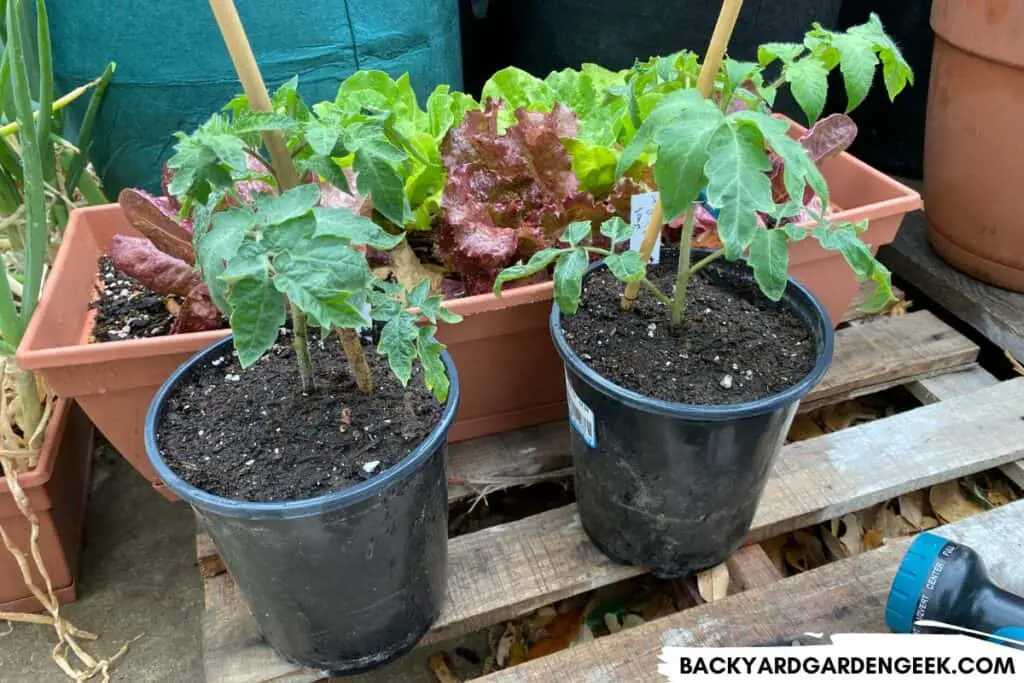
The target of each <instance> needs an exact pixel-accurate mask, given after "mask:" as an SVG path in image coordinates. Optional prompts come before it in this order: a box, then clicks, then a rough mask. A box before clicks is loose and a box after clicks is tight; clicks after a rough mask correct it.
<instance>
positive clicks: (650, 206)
mask: <svg viewBox="0 0 1024 683" xmlns="http://www.w3.org/2000/svg"><path fill="white" fill-rule="evenodd" d="M657 201H658V193H657V192H645V193H644V194H635V195H633V196H632V197H630V198H629V224H630V225H631V226H632V228H633V234H632V235H630V237H629V248H630V249H632V250H633V251H640V245H641V244H642V243H643V241H644V231H646V230H647V224H648V223H650V222H651V214H652V213H654V205H655V204H656V203H657ZM660 262H661V233H659V234H658V239H657V241H656V242H655V243H654V249H651V259H650V261H648V263H660Z"/></svg>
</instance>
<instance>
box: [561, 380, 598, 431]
mask: <svg viewBox="0 0 1024 683" xmlns="http://www.w3.org/2000/svg"><path fill="white" fill-rule="evenodd" d="M565 395H566V397H568V399H569V424H571V425H572V426H573V429H575V430H576V431H577V432H579V435H580V436H582V437H583V440H584V441H586V442H587V445H588V446H590V447H591V448H597V431H596V430H595V429H594V411H593V410H591V409H590V406H588V405H587V404H586V403H584V402H583V399H581V398H580V397H579V396H578V395H577V394H576V392H575V391H573V388H572V382H570V381H569V373H568V372H567V373H566V375H565Z"/></svg>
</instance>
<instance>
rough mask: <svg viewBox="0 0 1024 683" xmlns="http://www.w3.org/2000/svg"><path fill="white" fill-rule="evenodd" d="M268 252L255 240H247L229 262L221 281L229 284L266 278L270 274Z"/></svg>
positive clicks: (221, 275)
mask: <svg viewBox="0 0 1024 683" xmlns="http://www.w3.org/2000/svg"><path fill="white" fill-rule="evenodd" d="M269 266H270V261H269V260H268V259H267V250H266V249H264V248H263V245H262V244H260V243H259V242H257V241H255V240H246V241H245V242H242V245H241V246H240V247H239V248H238V251H237V252H235V254H234V256H232V257H231V258H230V260H229V261H228V265H227V267H226V268H225V269H224V272H223V273H221V274H220V279H221V280H223V281H224V282H227V283H228V284H231V283H233V282H238V281H239V280H244V279H247V278H265V277H267V275H268V273H269V272H270V268H269Z"/></svg>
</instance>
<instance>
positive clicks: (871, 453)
mask: <svg viewBox="0 0 1024 683" xmlns="http://www.w3.org/2000/svg"><path fill="white" fill-rule="evenodd" d="M859 322H860V323H861V324H858V325H853V326H848V327H846V328H844V329H841V330H840V331H839V332H838V333H837V341H836V353H835V358H834V361H833V365H832V367H831V369H830V371H829V373H828V375H827V376H826V378H825V379H824V380H823V381H822V382H821V384H820V385H819V386H818V387H817V388H816V389H815V390H814V391H813V392H811V394H809V395H808V397H807V398H806V400H805V401H804V403H803V404H802V406H803V408H804V409H810V408H814V407H817V406H822V405H827V404H830V403H835V402H838V401H842V400H845V399H847V398H850V397H854V396H861V395H865V394H870V393H874V392H877V391H880V390H882V389H885V388H889V387H893V386H898V385H904V386H906V387H907V388H908V389H909V390H910V391H911V392H912V393H913V394H914V395H915V396H917V397H918V398H919V399H920V400H921V401H922V402H923V403H925V404H926V405H923V406H922V407H919V408H915V409H913V410H909V411H907V412H903V413H899V414H896V415H893V416H891V417H887V418H884V419H880V420H876V421H874V422H870V423H867V424H863V425H859V426H856V427H852V428H849V429H845V430H842V431H839V432H835V433H830V434H826V435H824V436H820V437H816V438H812V439H809V440H806V441H801V442H798V443H792V444H789V445H787V446H785V447H784V449H783V452H782V453H781V455H780V456H779V458H778V461H777V463H776V464H775V466H774V468H773V472H772V475H771V478H770V480H769V482H768V484H767V486H766V489H765V492H764V495H763V497H762V500H761V502H760V507H759V508H758V511H757V514H756V516H755V519H754V523H753V527H752V529H751V531H750V536H749V541H751V542H756V541H760V540H763V539H767V538H770V537H772V536H775V535H778V534H780V533H784V532H788V531H793V530H795V529H798V528H801V527H804V526H807V525H809V524H814V523H817V522H822V521H826V520H830V519H835V518H838V517H840V516H842V515H844V514H846V513H849V512H854V511H857V510H861V509H864V508H867V507H869V506H871V505H873V504H876V503H881V502H883V501H886V500H889V499H891V498H893V497H895V496H898V495H901V494H903V493H908V492H911V491H915V490H918V489H921V488H925V487H928V486H931V485H934V484H936V483H940V482H943V481H948V480H951V479H955V478H958V477H961V476H964V475H967V474H971V473H975V472H979V471H983V470H987V469H990V468H994V467H998V466H1001V465H1006V464H1008V463H1013V462H1015V461H1017V460H1018V459H1021V458H1024V419H1022V409H1021V407H1020V406H1022V405H1024V378H1021V379H1020V380H1012V381H1008V382H996V381H995V379H994V378H992V377H991V376H990V375H988V373H986V372H985V371H983V370H981V369H979V368H978V367H977V366H976V365H974V360H975V358H976V356H977V353H978V347H977V346H975V345H974V344H973V343H972V342H970V341H969V340H968V339H966V338H965V337H963V336H962V335H960V334H959V333H958V332H956V331H955V330H953V329H952V328H950V327H949V326H948V325H946V324H945V323H943V322H941V321H940V320H939V319H938V318H936V317H935V316H934V315H932V314H931V313H929V312H928V311H915V312H912V313H909V314H907V315H904V316H901V317H882V318H875V319H871V320H861V321H859ZM448 467H449V469H448V471H449V479H450V480H451V481H450V487H449V488H450V500H458V499H459V498H463V497H467V496H473V495H476V494H478V493H482V492H487V491H493V490H496V489H499V488H502V487H504V486H510V485H517V484H522V483H529V482H531V481H537V480H542V479H544V478H551V477H558V476H567V475H568V474H570V473H571V458H570V457H569V447H568V432H567V427H566V425H565V424H564V423H556V424H554V425H542V426H539V427H533V428H529V429H525V430H520V431H517V432H512V433H509V434H503V435H498V436H494V437H486V438H483V439H478V440H475V441H472V442H467V443H462V444H458V445H456V446H453V447H451V449H450V452H449V460H448ZM1014 509H1015V510H1016V511H1017V514H1019V513H1020V505H1016V506H1014ZM1019 527H1020V525H1019V524H1018V530H1017V531H1015V533H1016V534H1017V536H1015V538H1017V537H1020V536H1021V534H1022V532H1021V531H1020V530H1019ZM971 528H973V527H971ZM972 538H973V537H972ZM1021 540H1024V539H1021ZM198 553H199V558H200V566H201V567H203V568H204V571H205V573H206V574H207V576H206V577H205V581H204V588H205V594H206V609H205V612H204V615H203V639H204V667H205V671H206V676H207V680H208V681H210V683H229V682H230V683H250V682H253V681H260V682H263V681H271V680H273V681H289V682H290V683H298V682H299V681H303V682H307V681H316V680H319V679H320V677H321V674H320V673H319V672H314V671H309V670H305V669H302V668H300V667H296V666H294V665H292V664H289V663H288V662H285V661H284V660H283V659H281V658H280V657H279V656H277V655H276V653H274V651H273V650H272V649H270V648H269V647H268V646H267V645H266V643H265V642H264V641H263V640H262V638H261V637H260V635H259V632H258V630H257V627H256V623H255V621H254V620H253V619H252V617H251V615H250V614H249V612H248V610H247V609H246V607H245V603H244V601H243V599H242V597H241V594H240V592H239V591H238V588H237V585H236V584H235V583H234V581H233V580H232V579H231V577H230V576H229V575H228V574H227V573H225V572H223V566H222V565H220V564H219V562H218V561H217V560H216V559H215V551H214V549H213V547H212V544H210V542H209V539H208V538H206V537H205V536H203V535H200V536H199V540H198ZM876 553H880V554H878V555H877V558H878V559H872V560H862V559H860V558H853V559H851V560H848V561H846V562H844V563H840V564H842V565H844V566H846V564H847V563H849V562H854V561H857V562H859V563H865V562H869V563H874V564H871V566H872V567H875V569H873V570H872V571H873V572H875V573H874V574H872V576H875V580H874V582H873V583H871V584H870V585H868V584H865V585H864V586H862V587H860V588H858V587H857V586H853V587H852V588H851V587H849V586H847V590H848V591H854V592H855V589H856V590H859V591H861V592H857V593H856V594H854V592H850V599H851V600H859V601H860V602H858V603H857V604H858V605H860V604H863V605H864V606H865V609H866V607H867V606H870V605H873V608H874V609H875V610H876V612H879V613H878V614H875V615H874V616H873V617H872V618H874V619H875V621H876V622H877V624H878V625H880V624H881V616H880V611H879V610H880V608H879V604H880V603H879V602H878V592H879V591H881V590H883V588H882V584H883V583H885V582H886V581H888V580H891V571H890V570H891V569H892V565H893V563H894V562H895V561H896V559H897V557H898V555H899V547H894V548H883V549H881V550H880V551H873V552H872V553H871V555H872V557H875V554H876ZM448 557H449V569H448V572H449V580H448V603H447V605H446V607H445V609H444V611H443V613H442V615H441V617H440V618H439V620H438V621H437V623H436V624H435V625H434V628H433V630H432V631H431V632H430V633H429V634H428V635H427V636H426V637H425V638H424V639H423V641H422V642H421V644H420V646H419V647H420V648H428V647H430V646H431V645H436V644H437V643H439V642H441V641H446V640H449V639H452V638H455V637H460V636H464V635H466V634H469V633H472V632H475V631H477V630H479V629H481V628H485V627H488V626H491V625H493V624H496V623H499V622H501V621H504V620H508V619H511V618H514V617H517V616H520V615H523V614H526V613H528V612H530V611H532V610H534V609H537V608H539V607H542V606H544V605H549V604H552V603H554V602H556V601H558V600H561V599H564V598H567V597H571V596H574V595H579V594H581V593H585V592H587V591H590V590H593V589H596V588H600V587H602V586H606V585H609V584H613V583H616V582H619V581H622V580H625V579H629V578H631V577H634V576H638V575H640V574H642V573H643V570H642V569H639V568H637V567H630V566H623V565H619V564H616V563H614V562H612V561H611V560H609V559H608V558H606V557H605V556H604V555H603V554H602V553H601V552H600V551H598V550H597V549H596V548H595V547H594V546H593V545H592V544H591V543H590V541H589V540H588V539H587V537H586V535H585V534H584V532H583V529H582V528H581V526H580V523H579V519H578V517H577V515H576V510H575V505H569V506H565V507H562V508H557V509H553V510H549V511H547V512H543V513H541V514H537V515H533V516H530V517H525V518H523V519H520V520H517V521H514V522H510V523H506V524H502V525H499V526H494V527H490V528H487V529H484V530H482V531H478V532H474V533H469V534H466V535H462V536H458V537H455V538H453V539H451V540H450V541H449V546H448ZM729 566H730V573H731V575H732V577H733V579H734V583H735V584H736V585H737V586H738V587H739V588H742V589H745V590H746V591H748V592H749V594H741V595H739V596H736V597H731V598H729V599H727V600H726V601H725V602H723V603H715V605H709V606H704V607H701V608H699V609H711V608H714V607H715V606H716V605H724V604H726V603H728V602H730V601H733V600H735V599H737V598H739V597H744V595H747V596H748V597H745V598H744V599H745V600H748V601H754V600H761V601H762V602H765V603H767V602H768V601H770V600H772V599H779V594H778V592H777V591H780V590H782V589H780V588H774V587H773V588H768V589H763V587H764V586H765V585H767V584H772V583H775V582H776V581H777V579H779V578H780V575H779V574H778V571H777V570H776V569H775V567H774V565H772V564H771V562H770V561H769V560H768V559H767V557H766V556H765V554H764V552H763V551H762V550H761V549H760V547H759V546H757V545H751V546H747V547H746V548H744V549H742V550H741V551H739V552H738V553H736V554H735V555H734V556H733V557H732V558H731V559H730V561H729ZM832 566H833V565H828V566H826V567H823V568H821V569H819V570H815V572H821V571H823V570H828V572H826V573H825V574H824V575H822V578H820V579H817V578H805V577H804V576H798V577H794V578H793V579H787V580H785V581H783V582H780V583H775V585H778V586H781V585H787V586H788V585H791V583H792V582H793V581H796V580H798V579H799V582H798V583H796V584H792V585H794V586H795V588H794V590H796V591H798V594H799V595H805V594H806V595H812V594H813V590H816V587H817V586H826V585H844V586H846V585H847V584H849V583H850V579H849V574H843V573H842V571H841V570H838V569H830V567H832ZM835 566H839V565H835ZM858 566H859V565H858ZM815 572H812V574H813V573H815ZM886 572H889V573H888V575H887V576H888V578H886V576H885V575H886ZM807 576H809V575H807ZM844 577H846V578H844ZM843 581H845V582H846V583H842V582H843ZM885 589H886V590H887V585H886V586H885ZM772 591H776V592H772ZM799 591H804V592H803V593H800V592H799ZM808 591H810V592H808ZM815 599H816V600H818V601H819V602H821V599H820V596H818V597H817V598H814V599H812V598H811V597H808V598H807V601H808V603H810V602H814V600H815ZM788 600H789V598H786V601H788ZM780 602H781V600H780ZM743 604H748V603H743ZM749 604H754V603H749ZM823 609H824V608H823V607H821V606H820V605H819V606H816V607H814V609H813V610H812V609H811V608H810V607H808V608H807V610H808V611H806V612H801V611H800V610H789V609H786V610H781V611H780V612H781V614H776V615H774V616H773V617H772V618H774V619H776V620H777V621H778V622H779V628H782V626H785V625H787V624H788V625H789V626H791V627H792V630H793V631H801V630H804V629H805V627H808V626H809V625H810V624H811V623H812V621H814V618H816V617H817V616H820V615H821V614H822V610H823ZM766 611H770V610H766ZM691 612H695V613H696V610H688V611H686V612H681V613H678V614H676V615H674V616H671V617H667V618H666V619H670V620H672V621H671V622H670V623H672V624H677V623H678V624H679V625H676V626H672V628H674V629H680V628H682V629H685V628H687V627H686V625H685V624H688V623H691V622H692V623H698V622H695V621H693V619H696V618H697V617H693V616H692V615H691V614H690V613H691ZM742 613H743V609H742V608H737V611H736V612H735V613H730V614H732V616H731V617H730V616H729V614H724V615H723V617H722V619H723V621H722V623H723V624H728V623H731V622H729V618H731V619H733V620H737V621H738V620H740V619H739V617H740V615H741V614H742ZM702 614H703V612H702ZM785 615H789V616H785ZM748 616H749V614H748ZM865 618H866V617H865ZM787 620H788V621H787ZM663 621H665V620H664V619H662V620H657V621H655V622H651V623H650V624H648V625H647V626H646V627H645V629H647V630H645V631H644V633H647V632H648V631H649V630H650V629H657V628H660V626H655V624H660V623H661V622H663ZM855 622H856V620H855V619H853V618H851V619H850V620H847V621H842V620H840V621H839V622H837V623H840V624H841V625H844V627H845V624H847V623H849V624H854V623H855ZM666 623H669V622H666ZM856 623H859V622H856ZM639 630H640V629H631V630H630V631H625V632H622V633H619V634H616V635H614V636H607V637H605V638H600V639H598V640H596V641H594V642H593V643H590V644H587V645H586V646H579V647H577V648H573V649H572V650H570V651H566V652H562V653H558V654H555V655H551V656H549V657H546V658H544V659H543V660H542V661H538V662H530V663H527V664H526V665H521V666H518V667H515V668H513V669H510V670H506V671H503V672H499V673H498V674H494V675H493V677H494V680H520V679H517V678H515V677H516V676H517V675H520V674H519V672H521V675H522V676H523V677H524V678H522V680H544V681H547V680H558V679H557V678H555V677H554V676H555V675H556V674H554V673H552V672H555V671H560V672H563V673H562V674H561V675H562V676H563V678H564V680H581V678H580V673H579V672H580V671H584V670H585V669H573V668H572V667H573V666H574V665H573V664H572V662H574V661H576V660H574V659H567V658H574V657H581V656H586V657H589V659H588V661H589V662H590V665H591V666H596V667H598V669H601V670H607V671H608V672H610V674H611V675H610V676H609V677H608V678H607V679H608V680H647V679H648V678H650V677H651V676H652V675H653V673H651V672H653V671H654V669H653V668H651V667H648V665H647V664H646V663H644V662H646V660H647V658H649V656H651V654H652V652H655V651H656V650H657V649H658V648H660V646H661V645H660V643H661V641H660V640H659V639H658V638H655V639H653V640H650V641H645V642H644V643H642V644H638V643H637V642H634V641H632V640H630V641H628V643H627V645H624V646H621V647H619V646H613V644H614V643H618V642H620V641H621V639H622V638H621V637H628V638H633V637H634V636H633V634H634V631H639ZM738 633H753V631H751V630H750V629H749V628H748V629H747V630H746V631H738ZM637 637H639V636H637ZM615 647H618V648H619V649H614V648H615ZM607 648H612V649H607ZM606 649H607V651H606ZM421 652H422V650H421ZM584 652H585V653H589V654H583V653H584ZM606 655H607V657H606ZM613 655H614V656H613ZM416 656H419V657H422V654H419V655H417V654H416V653H415V652H414V653H413V654H412V655H409V657H416ZM548 660H550V662H548ZM613 661H614V662H627V661H628V662H640V664H628V665H626V664H623V666H625V667H626V668H623V669H619V668H618V667H619V664H612V663H611V662H613ZM542 662H545V663H542ZM605 663H607V666H610V667H612V668H607V669H606V668H605ZM399 666H400V662H399V663H396V664H394V665H391V666H389V667H385V668H384V669H381V670H380V671H378V672H374V673H372V674H367V675H365V676H361V677H358V680H365V681H367V682H370V681H390V680H414V679H413V678H411V677H410V676H409V675H407V674H402V675H398V674H396V673H395V671H396V667H399ZM545 667H547V668H545ZM629 667H633V668H629ZM644 668H650V672H648V673H647V674H643V673H642V671H641V669H644ZM423 669H424V670H425V667H423ZM625 672H628V675H627V674H626V673H625ZM620 674H621V675H620ZM422 675H423V676H426V678H416V679H415V680H432V679H431V678H430V674H429V673H423V674H422ZM644 676H647V678H644ZM509 677H511V678H509ZM594 680H605V679H603V678H600V677H599V678H595V679H594ZM652 680H653V679H652Z"/></svg>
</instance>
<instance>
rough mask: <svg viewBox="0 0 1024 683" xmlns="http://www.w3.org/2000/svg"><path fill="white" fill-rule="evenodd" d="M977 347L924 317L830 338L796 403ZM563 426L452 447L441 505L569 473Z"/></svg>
mask: <svg viewBox="0 0 1024 683" xmlns="http://www.w3.org/2000/svg"><path fill="white" fill-rule="evenodd" d="M977 354H978V347H977V346H976V345H975V344H973V343H972V342H971V341H970V340H968V339H967V338H966V337H964V336H963V335H961V334H960V333H958V332H956V331H955V330H953V329H952V328H951V327H949V326H948V325H946V324H945V323H943V322H942V321H940V320H939V319H938V318H936V317H935V316H934V315H932V314H931V313H929V312H928V311H916V312H914V313H909V314H907V315H905V316H901V317H883V318H879V319H876V320H872V321H870V322H868V323H865V324H863V325H858V326H856V327H848V328H844V329H842V330H839V331H838V332H837V333H836V344H835V353H834V355H833V359H832V366H831V367H830V368H829V371H828V373H827V374H826V375H825V377H824V378H823V379H822V381H821V382H820V383H819V384H818V386H816V387H815V388H814V389H813V390H812V391H811V392H810V393H809V394H808V395H807V397H806V398H805V399H804V401H803V402H802V403H801V404H800V410H801V411H807V410H812V409H814V408H818V407H821V406H822V405H827V404H830V403H836V402H838V401H841V400H845V399H848V398H853V397H856V396H863V395H865V394H870V393H875V392H877V391H881V390H882V389H887V388H889V387H892V386H897V385H900V384H904V383H906V382H908V381H912V380H914V379H917V378H921V377H928V376H931V375H934V374H936V373H943V372H949V371H951V370H956V369H961V368H964V367H969V366H970V365H971V364H972V363H973V362H974V359H975V358H976V357H977ZM571 464H572V455H571V453H570V450H569V432H568V429H567V428H566V423H565V422H564V421H559V422H553V423H549V424H546V425H540V426H538V427H533V428H531V429H528V430H520V431H516V432H508V433H506V434H499V435H496V436H493V437H484V438H483V439H474V440H472V441H466V442H462V443H458V444H455V445H453V446H452V447H451V448H450V449H449V454H448V472H449V475H448V478H449V482H448V483H449V489H448V500H449V502H451V501H455V500H458V499H460V498H465V497H469V496H472V495H477V494H480V493H489V492H491V491H495V490H499V489H501V488H506V487H508V486H515V485H519V484H530V483H536V482H537V481H544V480H550V479H553V478H557V477H569V476H571V475H572V469H571Z"/></svg>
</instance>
